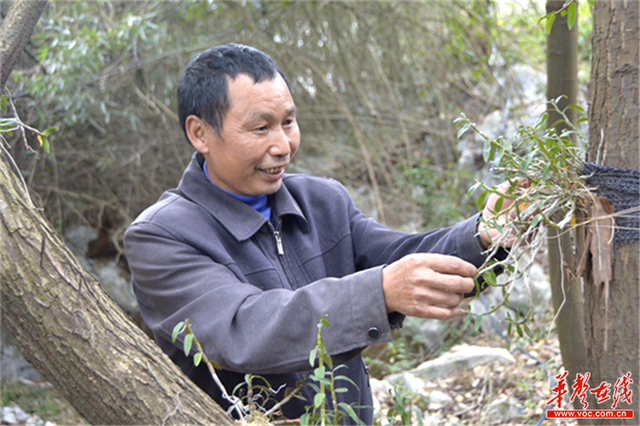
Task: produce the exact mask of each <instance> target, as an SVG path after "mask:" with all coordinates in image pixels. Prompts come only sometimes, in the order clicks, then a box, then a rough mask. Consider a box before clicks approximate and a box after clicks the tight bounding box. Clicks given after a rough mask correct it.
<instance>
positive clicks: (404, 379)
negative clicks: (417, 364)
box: [385, 370, 425, 394]
mask: <svg viewBox="0 0 640 426" xmlns="http://www.w3.org/2000/svg"><path fill="white" fill-rule="evenodd" d="M413 371H414V370H409V371H405V372H403V373H397V374H392V375H390V376H387V377H385V380H386V381H387V382H389V383H391V385H393V386H399V387H402V388H403V389H405V390H407V391H409V392H411V393H413V394H420V393H421V392H422V390H423V389H424V387H425V382H424V380H422V379H421V378H420V377H417V376H416V375H415V374H413Z"/></svg>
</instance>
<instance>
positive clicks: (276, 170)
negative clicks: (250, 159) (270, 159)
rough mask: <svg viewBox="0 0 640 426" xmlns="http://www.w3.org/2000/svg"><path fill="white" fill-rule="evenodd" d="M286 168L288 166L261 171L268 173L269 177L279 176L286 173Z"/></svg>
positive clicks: (262, 169)
mask: <svg viewBox="0 0 640 426" xmlns="http://www.w3.org/2000/svg"><path fill="white" fill-rule="evenodd" d="M285 168H286V166H280V167H269V168H261V169H259V170H260V171H262V172H264V173H267V174H269V175H278V174H280V173H282V172H284V169H285Z"/></svg>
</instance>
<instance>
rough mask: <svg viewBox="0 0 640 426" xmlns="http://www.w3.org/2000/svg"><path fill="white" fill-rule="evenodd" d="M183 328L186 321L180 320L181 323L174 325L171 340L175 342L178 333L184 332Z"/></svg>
mask: <svg viewBox="0 0 640 426" xmlns="http://www.w3.org/2000/svg"><path fill="white" fill-rule="evenodd" d="M183 330H184V321H180V322H179V323H177V324H176V326H175V327H173V332H172V333H171V341H172V342H173V343H175V342H176V339H177V338H178V335H179V334H180V333H182V331H183Z"/></svg>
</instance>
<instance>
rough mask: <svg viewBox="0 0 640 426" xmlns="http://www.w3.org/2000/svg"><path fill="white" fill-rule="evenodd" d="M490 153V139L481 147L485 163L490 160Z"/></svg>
mask: <svg viewBox="0 0 640 426" xmlns="http://www.w3.org/2000/svg"><path fill="white" fill-rule="evenodd" d="M491 153H492V150H491V141H485V142H484V147H483V148H482V158H483V159H484V162H485V163H488V162H489V160H491Z"/></svg>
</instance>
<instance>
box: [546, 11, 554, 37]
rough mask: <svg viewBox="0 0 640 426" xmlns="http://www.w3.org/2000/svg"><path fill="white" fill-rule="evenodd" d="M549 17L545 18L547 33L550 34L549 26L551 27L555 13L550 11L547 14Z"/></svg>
mask: <svg viewBox="0 0 640 426" xmlns="http://www.w3.org/2000/svg"><path fill="white" fill-rule="evenodd" d="M548 16H549V17H548V18H547V27H546V30H547V34H551V28H553V21H555V20H556V14H555V13H552V14H549V15H548Z"/></svg>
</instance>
